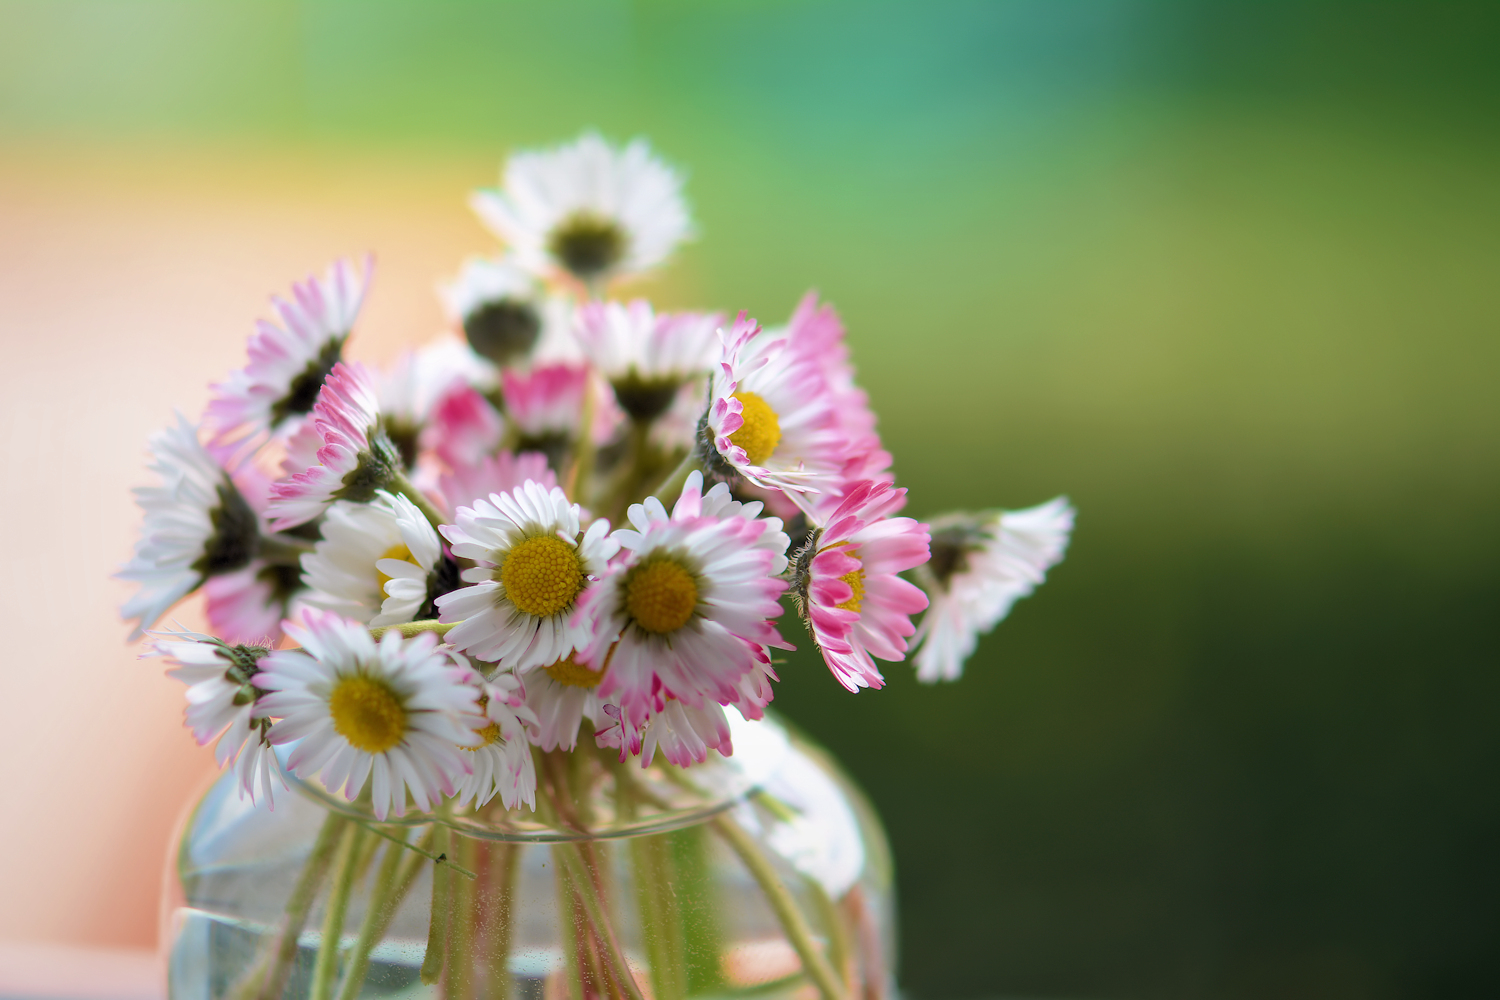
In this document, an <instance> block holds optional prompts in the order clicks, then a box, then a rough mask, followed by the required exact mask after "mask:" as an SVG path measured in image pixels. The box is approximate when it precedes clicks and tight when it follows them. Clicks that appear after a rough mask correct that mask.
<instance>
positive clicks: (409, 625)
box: [370, 618, 462, 639]
mask: <svg viewBox="0 0 1500 1000" xmlns="http://www.w3.org/2000/svg"><path fill="white" fill-rule="evenodd" d="M460 624H462V623H460V622H440V621H438V620H437V619H436V618H423V619H422V620H421V621H415V622H402V623H401V624H400V625H377V626H376V627H375V628H372V629H370V636H371V638H374V639H379V638H380V637H382V636H384V635H385V634H386V633H387V632H400V633H401V635H403V636H404V637H406V638H408V639H410V638H411V637H412V636H414V635H421V634H422V633H423V632H436V633H437V634H438V635H440V636H442V635H447V634H448V633H449V632H451V631H453V629H455V628H457V627H458V626H459V625H460Z"/></svg>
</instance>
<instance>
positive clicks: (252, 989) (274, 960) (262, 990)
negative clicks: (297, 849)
mask: <svg viewBox="0 0 1500 1000" xmlns="http://www.w3.org/2000/svg"><path fill="white" fill-rule="evenodd" d="M347 823H348V820H346V819H345V818H344V817H342V816H340V815H338V814H337V813H329V814H328V818H327V819H325V820H324V821H323V827H322V829H321V830H319V831H318V839H317V840H315V841H314V842H313V849H312V853H310V854H309V855H308V856H307V863H306V864H304V865H303V866H302V874H301V875H299V876H297V884H296V885H294V886H293V887H292V894H291V896H289V897H288V898H287V901H286V916H285V917H284V918H283V919H282V923H281V931H280V932H279V933H278V934H277V936H276V944H275V946H274V948H273V950H272V951H271V953H270V958H269V968H267V969H265V971H264V973H263V974H262V973H261V970H260V968H259V967H257V968H255V969H253V970H252V971H251V973H250V974H249V975H247V976H246V977H245V978H244V979H243V980H241V982H240V985H239V986H238V987H237V988H236V989H235V990H234V992H233V994H232V995H233V996H234V997H235V998H236V1000H250V998H252V997H257V996H258V997H259V998H260V1000H281V995H282V994H283V993H284V992H286V984H287V980H288V979H290V978H291V975H292V963H293V962H294V961H295V960H296V958H297V944H298V940H299V939H300V938H301V937H302V928H303V926H305V925H306V923H307V914H308V911H309V910H311V909H312V904H313V900H314V899H316V898H317V895H318V890H319V889H320V888H322V886H323V879H324V877H325V876H327V874H328V866H329V865H330V864H331V863H332V862H333V854H334V851H335V850H336V849H337V848H338V845H339V836H340V834H342V833H343V832H344V827H345V825H346V824H347Z"/></svg>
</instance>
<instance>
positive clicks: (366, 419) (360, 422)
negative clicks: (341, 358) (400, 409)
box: [267, 362, 401, 531]
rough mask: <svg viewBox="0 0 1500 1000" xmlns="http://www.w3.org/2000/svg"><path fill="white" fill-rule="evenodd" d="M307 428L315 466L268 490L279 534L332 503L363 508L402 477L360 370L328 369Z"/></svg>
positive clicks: (353, 367)
mask: <svg viewBox="0 0 1500 1000" xmlns="http://www.w3.org/2000/svg"><path fill="white" fill-rule="evenodd" d="M311 423H312V428H313V430H314V431H315V432H316V434H317V438H318V440H320V441H321V442H322V444H321V446H320V447H319V448H318V454H317V463H318V464H316V465H310V466H308V467H307V468H306V469H305V470H304V471H302V472H297V473H293V474H291V475H289V476H287V477H286V478H285V479H282V480H280V481H278V482H276V483H274V484H272V486H271V502H270V504H269V505H268V506H267V512H268V513H269V514H270V515H271V517H272V518H273V519H274V520H273V521H272V522H271V524H272V527H274V528H276V529H277V530H278V531H280V530H283V529H285V528H291V527H295V526H296V525H299V524H304V523H306V522H308V521H311V520H312V519H313V518H315V517H317V516H318V515H319V514H321V513H323V511H324V510H325V509H326V508H327V507H328V505H329V504H331V503H333V502H334V501H335V500H349V501H352V502H354V503H368V502H369V501H370V500H372V499H373V498H374V496H375V493H376V491H378V490H382V489H388V488H390V487H391V486H393V485H394V484H395V483H396V482H397V480H398V478H399V477H400V475H401V453H400V452H399V451H397V450H396V446H395V445H394V444H392V443H391V440H390V438H389V437H387V436H386V433H385V431H383V430H382V429H381V427H380V407H379V405H378V404H377V402H376V398H375V386H374V380H373V378H372V376H371V375H370V373H369V372H368V371H367V370H366V369H365V368H363V367H362V366H360V365H346V364H344V363H343V362H339V363H338V364H336V365H334V366H333V372H332V373H331V374H330V375H329V376H328V380H327V381H326V382H325V383H324V384H323V389H322V391H321V392H320V393H319V394H318V402H317V405H316V406H314V407H313V411H312V418H311ZM289 450H292V449H289ZM304 457H305V456H304Z"/></svg>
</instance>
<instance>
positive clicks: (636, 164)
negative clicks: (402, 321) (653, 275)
mask: <svg viewBox="0 0 1500 1000" xmlns="http://www.w3.org/2000/svg"><path fill="white" fill-rule="evenodd" d="M471 203H472V205H473V206H474V210H475V211H476V212H477V213H479V217H480V219H482V220H483V221H484V223H485V224H486V225H487V226H489V227H490V228H491V229H492V230H494V232H495V235H497V236H498V237H500V239H501V240H503V241H504V242H505V243H506V245H507V246H508V247H509V249H510V251H511V253H512V254H513V255H514V256H515V260H516V262H517V263H518V264H519V265H520V266H522V267H524V268H526V269H527V270H529V271H531V272H532V273H534V274H538V275H543V276H550V275H553V274H557V273H559V272H564V273H570V274H572V275H573V276H574V277H576V278H578V279H580V280H582V281H585V282H588V283H599V282H603V281H607V280H610V279H612V278H616V277H622V276H625V275H630V274H638V273H640V272H642V271H645V270H647V269H649V268H651V267H654V266H655V265H657V264H659V263H661V262H662V261H663V260H665V259H666V257H667V256H668V255H669V254H670V253H671V252H672V250H673V249H674V248H675V247H676V246H677V244H678V243H680V242H682V241H683V240H684V239H686V238H687V237H688V236H689V235H690V234H691V231H692V224H691V222H690V220H689V218H688V210H687V205H686V204H685V203H684V202H683V199H682V178H681V177H680V176H679V175H678V174H677V172H676V171H674V170H672V169H671V168H670V167H668V166H667V165H666V164H664V163H662V161H661V160H659V159H657V158H656V157H655V155H653V154H652V152H651V149H650V147H649V146H647V145H646V143H645V141H644V140H641V139H637V140H635V141H634V142H632V143H630V144H629V145H628V146H626V147H624V148H623V149H620V148H616V147H613V146H611V145H610V144H608V143H606V142H605V141H604V140H603V139H601V138H600V137H599V136H598V135H596V134H594V133H592V132H588V133H585V134H584V135H583V136H581V137H580V138H579V139H578V140H576V141H575V142H573V143H571V144H569V145H566V146H559V147H557V148H556V149H550V150H544V151H538V152H524V153H516V154H515V155H513V156H512V157H511V158H510V162H508V163H507V164H506V166H505V176H504V185H503V186H502V188H501V189H500V190H498V191H479V192H477V193H475V195H474V197H473V199H472V202H471Z"/></svg>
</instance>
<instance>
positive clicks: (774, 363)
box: [699, 313, 847, 498]
mask: <svg viewBox="0 0 1500 1000" xmlns="http://www.w3.org/2000/svg"><path fill="white" fill-rule="evenodd" d="M720 337H721V338H722V344H723V348H722V354H721V361H720V363H719V368H718V371H717V372H715V374H714V377H713V385H712V387H711V389H710V391H709V406H708V412H707V413H705V414H704V416H703V420H702V423H701V426H700V428H699V434H700V438H701V441H700V449H699V450H700V454H701V457H702V459H703V460H704V462H705V468H711V469H713V470H714V471H715V472H716V473H717V474H719V475H722V476H725V477H729V476H735V475H738V476H741V477H743V478H744V479H746V480H747V481H749V482H751V483H753V484H755V485H756V486H763V487H768V488H770V489H776V490H782V491H784V492H787V493H789V494H802V493H819V492H823V491H826V490H830V489H832V490H837V489H838V487H839V486H840V485H841V481H840V480H839V478H838V476H839V473H840V470H841V469H842V467H843V464H844V460H845V458H846V449H847V442H845V441H844V439H843V438H842V437H841V436H840V434H839V430H838V425H837V421H836V419H835V414H834V411H833V402H834V401H833V397H832V395H831V394H830V393H829V391H828V386H827V383H826V380H825V379H824V377H823V374H822V372H821V371H820V370H819V368H818V366H817V364H815V363H814V361H813V360H812V359H811V358H810V357H808V356H807V355H805V354H803V353H801V352H798V351H794V350H791V349H790V345H789V342H788V340H787V338H786V337H785V336H784V335H783V336H773V335H771V334H769V333H767V332H766V331H764V330H762V329H761V328H760V324H758V323H756V322H755V320H753V319H748V318H746V316H745V314H744V313H740V315H739V318H738V319H737V320H736V321H735V323H734V326H733V327H732V328H731V330H730V331H729V333H728V334H724V333H722V332H721V333H720ZM794 498H795V497H794Z"/></svg>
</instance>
